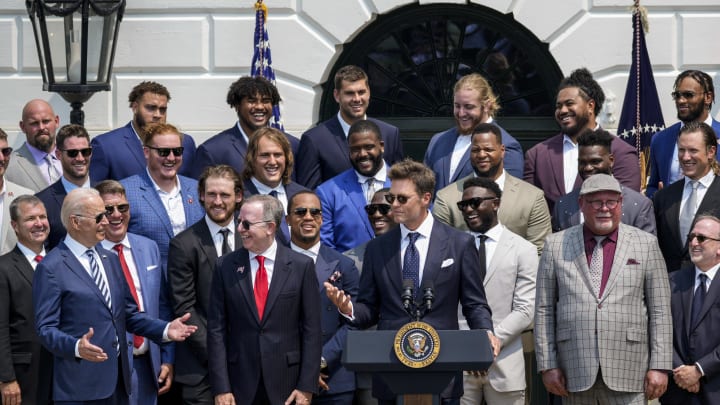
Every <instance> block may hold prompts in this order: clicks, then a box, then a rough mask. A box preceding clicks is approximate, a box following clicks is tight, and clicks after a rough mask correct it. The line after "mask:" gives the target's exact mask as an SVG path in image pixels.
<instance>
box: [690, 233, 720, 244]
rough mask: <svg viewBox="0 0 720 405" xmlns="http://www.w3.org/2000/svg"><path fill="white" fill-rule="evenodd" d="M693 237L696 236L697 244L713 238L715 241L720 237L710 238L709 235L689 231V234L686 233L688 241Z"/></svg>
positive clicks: (719, 240)
mask: <svg viewBox="0 0 720 405" xmlns="http://www.w3.org/2000/svg"><path fill="white" fill-rule="evenodd" d="M695 238H697V241H698V243H699V244H703V243H705V241H706V240H714V241H716V242H720V239H715V238H711V237H709V236H705V235H700V234H697V233H690V234H688V237H687V241H688V243H690V242H692V240H693V239H695Z"/></svg>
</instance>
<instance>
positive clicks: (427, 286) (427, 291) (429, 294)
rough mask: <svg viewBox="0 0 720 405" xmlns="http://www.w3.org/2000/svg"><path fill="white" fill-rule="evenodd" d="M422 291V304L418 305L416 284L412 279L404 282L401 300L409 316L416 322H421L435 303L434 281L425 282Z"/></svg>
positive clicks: (421, 287)
mask: <svg viewBox="0 0 720 405" xmlns="http://www.w3.org/2000/svg"><path fill="white" fill-rule="evenodd" d="M420 291H421V292H422V303H421V304H420V305H417V304H416V302H415V283H414V282H413V281H412V280H410V279H405V280H403V283H402V294H401V295H400V299H401V300H402V303H403V308H405V311H406V312H407V313H408V315H410V316H411V317H413V318H415V319H416V320H420V318H422V317H423V316H425V315H426V314H427V313H428V312H430V311H431V310H432V305H433V301H435V288H434V286H433V283H432V281H425V282H423V283H422V285H421V286H420Z"/></svg>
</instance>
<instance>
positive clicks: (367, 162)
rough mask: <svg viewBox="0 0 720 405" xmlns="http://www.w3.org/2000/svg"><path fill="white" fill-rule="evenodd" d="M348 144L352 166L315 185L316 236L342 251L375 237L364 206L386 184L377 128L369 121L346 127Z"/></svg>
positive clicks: (386, 177) (325, 243)
mask: <svg viewBox="0 0 720 405" xmlns="http://www.w3.org/2000/svg"><path fill="white" fill-rule="evenodd" d="M349 133H350V135H349V136H348V144H349V146H350V154H349V155H350V163H351V164H352V168H350V169H348V170H346V171H344V172H342V173H340V174H339V175H337V176H335V177H333V178H332V179H330V180H328V181H326V182H325V183H323V184H321V185H320V187H318V188H317V195H318V197H320V201H321V202H322V209H323V224H322V227H321V229H320V239H321V240H322V242H323V244H324V245H326V246H328V247H330V248H332V249H335V250H337V251H338V252H345V251H347V250H349V249H352V248H354V247H356V246H359V245H361V244H363V243H365V242H367V241H369V240H370V239H372V238H374V237H375V232H374V231H373V228H372V226H371V225H370V221H369V219H368V217H367V214H366V213H365V206H366V205H368V204H369V203H370V202H371V201H372V197H373V195H374V194H375V192H376V191H378V190H380V189H382V188H384V187H390V179H389V178H388V176H387V166H386V164H385V161H384V159H383V156H384V151H385V148H384V145H385V144H384V143H383V141H382V138H381V136H380V129H379V128H378V126H377V125H375V123H374V122H372V121H370V120H360V121H357V122H355V123H354V124H353V125H352V126H351V127H350V132H349Z"/></svg>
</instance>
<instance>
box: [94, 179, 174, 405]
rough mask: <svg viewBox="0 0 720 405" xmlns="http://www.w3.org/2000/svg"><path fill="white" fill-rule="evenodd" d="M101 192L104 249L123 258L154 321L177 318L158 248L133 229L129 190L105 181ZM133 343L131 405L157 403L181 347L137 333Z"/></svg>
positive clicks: (129, 281)
mask: <svg viewBox="0 0 720 405" xmlns="http://www.w3.org/2000/svg"><path fill="white" fill-rule="evenodd" d="M95 189H96V190H98V192H100V197H101V198H102V199H103V203H104V204H105V210H106V213H105V215H106V217H107V219H108V226H107V228H106V229H105V240H103V241H102V242H101V244H102V247H103V248H104V249H105V250H108V251H110V252H113V253H115V254H116V255H117V256H118V258H119V257H120V255H121V254H122V259H120V265H121V266H120V267H121V268H122V270H123V275H124V276H125V278H124V280H125V281H126V282H127V284H128V287H129V288H130V292H131V294H132V295H133V298H135V301H136V303H137V304H138V309H139V310H140V311H143V312H145V313H147V314H148V315H149V316H151V317H153V318H158V319H162V320H166V321H168V320H172V318H173V316H172V313H173V310H172V304H171V303H170V297H169V295H168V291H167V288H166V285H165V277H164V276H163V273H162V265H161V263H160V251H159V250H158V247H157V244H156V243H155V242H153V241H152V240H150V239H148V238H146V237H144V236H140V235H135V234H133V233H129V232H128V231H127V228H128V222H129V221H130V204H129V203H128V201H127V198H126V197H125V188H123V186H122V185H121V184H120V183H118V182H117V181H115V180H105V181H102V182H100V183H98V184H97V185H95ZM123 263H125V265H123ZM126 269H127V273H125V270H126ZM130 341H133V346H134V347H133V349H132V351H131V350H128V354H129V355H131V356H132V359H133V360H132V361H133V369H134V371H135V372H134V373H133V378H132V393H131V395H130V403H131V404H133V405H154V404H156V403H157V398H158V394H164V393H166V392H168V391H169V390H170V386H171V385H172V381H173V363H174V359H173V357H174V352H175V344H174V343H166V344H163V345H162V346H158V345H157V344H156V343H154V342H151V341H149V340H147V339H141V338H140V339H138V337H135V339H133V336H132V335H129V336H128V342H130Z"/></svg>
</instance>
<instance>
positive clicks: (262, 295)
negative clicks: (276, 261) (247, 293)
mask: <svg viewBox="0 0 720 405" xmlns="http://www.w3.org/2000/svg"><path fill="white" fill-rule="evenodd" d="M255 258H256V259H257V261H258V264H259V266H258V271H257V274H256V275H255V288H254V293H255V305H257V309H258V319H260V320H261V321H262V317H263V312H265V301H266V300H267V294H268V278H267V271H265V257H264V256H255Z"/></svg>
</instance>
